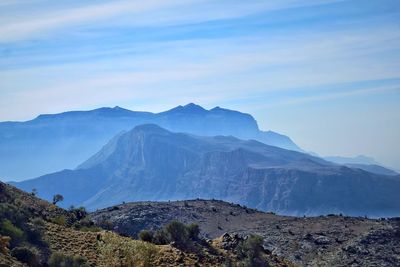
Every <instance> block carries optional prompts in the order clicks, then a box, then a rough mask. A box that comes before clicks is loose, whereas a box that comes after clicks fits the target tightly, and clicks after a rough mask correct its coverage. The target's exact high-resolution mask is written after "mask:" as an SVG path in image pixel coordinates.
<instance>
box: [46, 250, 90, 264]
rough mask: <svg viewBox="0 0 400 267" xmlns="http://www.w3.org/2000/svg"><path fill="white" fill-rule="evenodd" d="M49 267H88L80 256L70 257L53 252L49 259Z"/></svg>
mask: <svg viewBox="0 0 400 267" xmlns="http://www.w3.org/2000/svg"><path fill="white" fill-rule="evenodd" d="M48 264H49V267H88V266H89V264H88V263H87V260H86V259H85V258H83V257H81V256H70V255H65V254H63V253H59V252H55V253H53V254H51V256H50V259H49V262H48Z"/></svg>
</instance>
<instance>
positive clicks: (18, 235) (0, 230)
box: [0, 219, 24, 247]
mask: <svg viewBox="0 0 400 267" xmlns="http://www.w3.org/2000/svg"><path fill="white" fill-rule="evenodd" d="M0 234H1V235H4V236H9V237H11V242H10V245H11V247H16V246H17V245H18V244H19V243H21V242H22V241H23V240H24V232H23V231H22V230H21V229H20V228H18V227H17V226H15V225H14V224H13V223H12V222H10V221H9V220H7V219H5V220H3V221H2V222H1V225H0Z"/></svg>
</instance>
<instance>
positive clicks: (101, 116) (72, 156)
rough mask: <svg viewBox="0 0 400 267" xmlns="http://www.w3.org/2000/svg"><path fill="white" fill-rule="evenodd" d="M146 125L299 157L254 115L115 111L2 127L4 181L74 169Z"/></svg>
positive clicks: (195, 108)
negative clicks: (275, 149)
mask: <svg viewBox="0 0 400 267" xmlns="http://www.w3.org/2000/svg"><path fill="white" fill-rule="evenodd" d="M146 123H154V124H157V125H160V126H161V127H163V128H165V129H168V130H171V131H175V132H186V133H191V134H197V135H205V136H214V135H232V136H235V137H238V138H242V139H255V140H258V141H261V142H264V143H266V144H269V145H273V146H278V147H282V148H286V149H291V150H298V151H300V148H299V147H298V146H297V145H296V144H294V143H293V142H292V140H290V138H288V137H287V136H284V135H279V134H276V133H273V132H263V131H260V130H259V128H258V125H257V122H256V120H255V119H254V118H253V117H252V116H251V115H249V114H246V113H241V112H238V111H234V110H228V109H222V108H219V107H217V108H214V109H211V110H207V109H204V108H203V107H201V106H199V105H196V104H193V103H190V104H187V105H185V106H178V107H175V108H173V109H170V110H168V111H165V112H161V113H151V112H138V111H131V110H128V109H124V108H121V107H118V106H116V107H114V108H99V109H94V110H90V111H69V112H64V113H60V114H45V115H40V116H38V117H37V118H36V119H33V120H31V121H26V122H1V123H0V177H1V178H2V179H6V180H23V179H26V178H29V177H32V176H39V175H43V174H46V173H50V172H54V171H58V170H60V169H65V168H74V167H75V166H76V165H78V164H79V163H81V162H82V161H84V160H85V159H87V158H88V157H90V156H91V155H93V154H94V153H95V152H96V151H98V150H99V149H100V148H101V147H102V146H103V145H104V144H105V143H107V142H108V141H109V140H110V139H111V138H112V137H113V136H115V135H117V134H118V133H120V132H122V131H129V130H130V129H132V127H134V126H136V125H140V124H146ZM21 166H23V167H21Z"/></svg>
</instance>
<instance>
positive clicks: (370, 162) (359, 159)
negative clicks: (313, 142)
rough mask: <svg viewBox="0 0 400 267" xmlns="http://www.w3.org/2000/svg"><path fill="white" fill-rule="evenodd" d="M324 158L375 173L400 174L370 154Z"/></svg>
mask: <svg viewBox="0 0 400 267" xmlns="http://www.w3.org/2000/svg"><path fill="white" fill-rule="evenodd" d="M324 159H325V160H327V161H331V162H334V163H337V164H340V165H345V166H347V167H350V168H357V169H361V170H364V171H367V172H372V173H375V174H383V175H399V173H397V172H395V171H393V170H391V169H389V168H386V167H383V166H381V164H379V163H378V162H376V161H375V159H374V158H371V157H368V156H363V155H358V156H356V157H340V156H331V157H324Z"/></svg>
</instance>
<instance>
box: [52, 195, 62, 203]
mask: <svg viewBox="0 0 400 267" xmlns="http://www.w3.org/2000/svg"><path fill="white" fill-rule="evenodd" d="M63 200H64V197H63V196H62V195H60V194H56V195H54V196H53V204H54V205H55V204H57V203H58V202H60V201H63Z"/></svg>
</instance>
